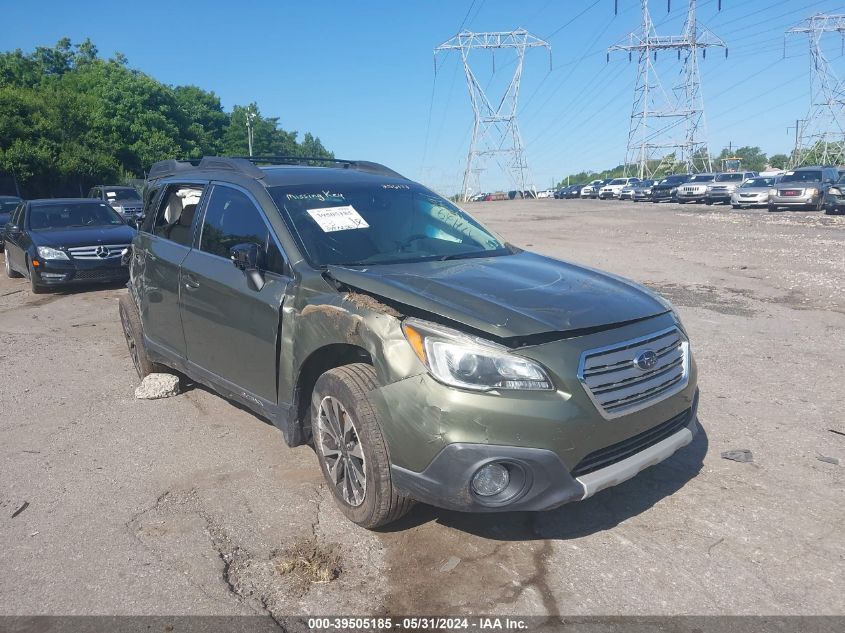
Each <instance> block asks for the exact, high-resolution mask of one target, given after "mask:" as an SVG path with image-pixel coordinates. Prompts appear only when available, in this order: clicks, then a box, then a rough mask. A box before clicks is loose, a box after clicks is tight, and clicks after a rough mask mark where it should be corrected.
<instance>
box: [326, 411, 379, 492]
mask: <svg viewBox="0 0 845 633" xmlns="http://www.w3.org/2000/svg"><path fill="white" fill-rule="evenodd" d="M317 445H318V447H319V451H320V456H321V458H322V459H323V462H324V464H325V466H326V472H327V473H328V475H329V480H330V483H331V484H332V485H333V486H334V487H335V489H336V491H337V493H338V494H339V495H340V497H341V498H342V499H343V500H344V501H345V502H346V503H347V504H349V505H350V506H352V507H357V506H359V505H361V504H362V503H364V497H365V496H366V494H367V475H366V472H367V470H366V460H365V459H364V451H363V448H362V446H361V440H360V438H359V436H358V430H357V429H356V428H355V423H354V421H353V420H352V416H351V415H350V414H349V412H348V411H347V410H346V408H345V407H344V406H343V404H341V402H340V401H339V400H338V399H337V398H333V397H332V396H326V397H325V398H323V400H322V401H321V402H320V411H319V417H318V419H317Z"/></svg>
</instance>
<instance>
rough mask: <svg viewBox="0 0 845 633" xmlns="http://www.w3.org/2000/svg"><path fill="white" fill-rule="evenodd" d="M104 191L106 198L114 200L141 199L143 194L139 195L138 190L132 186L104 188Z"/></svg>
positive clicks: (110, 200)
mask: <svg viewBox="0 0 845 633" xmlns="http://www.w3.org/2000/svg"><path fill="white" fill-rule="evenodd" d="M103 193H105V194H106V200H108V201H109V202H112V201H114V200H139V201H140V200H141V196H140V195H138V192H137V191H135V189H132V188H131V187H121V188H119V189H118V188H115V189H104V190H103Z"/></svg>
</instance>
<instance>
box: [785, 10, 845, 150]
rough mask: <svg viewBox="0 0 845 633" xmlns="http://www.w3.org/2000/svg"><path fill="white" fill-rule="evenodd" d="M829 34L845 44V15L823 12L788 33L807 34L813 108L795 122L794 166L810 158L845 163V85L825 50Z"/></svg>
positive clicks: (844, 45) (811, 104)
mask: <svg viewBox="0 0 845 633" xmlns="http://www.w3.org/2000/svg"><path fill="white" fill-rule="evenodd" d="M825 33H838V34H839V36H840V37H841V38H842V40H843V47H845V14H837V15H824V14H821V13H819V14H817V15H813V16H811V17H809V18H807V19H806V20H804V21H803V22H801V23H800V24H799V25H797V26H794V27H793V28H791V29H789V30H788V31H787V32H786V35H795V34H804V35H807V39H808V41H809V44H810V109H809V111H808V113H807V116H806V117H805V118H804V119H799V120H798V121H797V122H796V124H795V127H796V128H797V129H796V132H795V135H796V136H795V152H793V155H792V161H791V163H792V164H791V166H792V167H800V166H801V165H803V164H804V163H805V161H807V160H810V159H811V160H812V162H813V163H819V164H821V165H842V164H845V85H843V83H842V81H840V80H839V79H838V78H837V76H836V74H835V73H834V72H833V68H832V67H831V65H830V62H829V61H828V59H827V57H826V56H825V54H824V51H823V50H822V36H823V35H824V34H825ZM799 123H800V124H801V125H799Z"/></svg>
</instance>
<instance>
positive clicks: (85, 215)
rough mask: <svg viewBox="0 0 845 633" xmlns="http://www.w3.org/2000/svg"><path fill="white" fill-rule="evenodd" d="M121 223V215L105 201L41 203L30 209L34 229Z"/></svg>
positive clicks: (30, 224)
mask: <svg viewBox="0 0 845 633" xmlns="http://www.w3.org/2000/svg"><path fill="white" fill-rule="evenodd" d="M119 224H124V222H123V220H122V219H121V217H120V216H119V215H118V214H117V213H115V212H114V210H113V209H112V208H111V207H110V206H109V205H107V204H106V203H104V202H99V203H96V202H95V203H91V202H84V203H83V202H62V203H54V204H39V205H37V206H32V207H30V209H29V227H28V228H29V229H30V230H32V231H48V230H54V229H68V228H76V227H85V226H115V225H119Z"/></svg>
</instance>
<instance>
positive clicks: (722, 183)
mask: <svg viewBox="0 0 845 633" xmlns="http://www.w3.org/2000/svg"><path fill="white" fill-rule="evenodd" d="M756 175H757V172H753V171H729V172H723V173H721V174H716V178H714V179H713V184H711V185H710V186H709V187H707V197H706V199H705V200H704V202H705V203H706V204H713V203H716V202H721V203H723V204H728V203H730V201H731V194H733V192H734V190H735V189H736V188H737V187H738V186H739V185H741V184H742V183H743V182H745V181H746V180H748V179H749V178H754V177H755V176H756Z"/></svg>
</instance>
